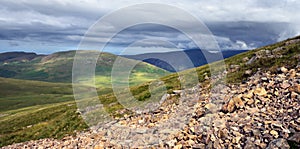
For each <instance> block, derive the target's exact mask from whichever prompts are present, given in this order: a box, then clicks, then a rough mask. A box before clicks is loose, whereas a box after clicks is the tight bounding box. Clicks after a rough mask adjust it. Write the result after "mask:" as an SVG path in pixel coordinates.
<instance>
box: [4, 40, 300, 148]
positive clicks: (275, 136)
mask: <svg viewBox="0 0 300 149" xmlns="http://www.w3.org/2000/svg"><path fill="white" fill-rule="evenodd" d="M299 62H300V36H298V37H295V38H292V39H288V40H285V41H282V42H279V43H276V44H273V45H269V46H265V47H261V48H258V49H255V50H251V51H248V52H245V53H241V54H238V55H235V56H233V57H230V58H228V59H225V64H226V65H227V71H226V72H224V74H223V75H226V80H218V81H224V82H226V86H221V87H219V88H218V89H219V90H220V91H221V93H222V94H218V95H217V96H213V97H211V96H210V95H211V94H210V88H211V86H213V85H214V84H210V83H209V82H210V80H213V79H216V78H210V68H209V66H208V65H204V66H201V67H198V68H196V71H197V73H198V76H199V82H200V84H199V85H197V86H194V88H192V90H194V91H195V92H196V93H194V92H188V91H189V88H188V89H187V91H186V92H185V91H183V90H181V87H180V82H179V81H178V80H180V78H179V77H178V74H175V73H174V74H170V75H168V76H165V77H163V78H161V79H160V80H161V81H163V82H164V84H165V85H166V88H167V90H168V94H169V95H170V96H169V97H170V98H168V100H167V101H168V102H169V101H170V104H166V105H164V104H163V105H162V107H160V108H159V109H158V110H156V111H153V113H151V112H150V113H146V114H145V117H148V118H147V119H146V118H144V117H141V115H131V116H125V115H126V114H130V113H126V112H125V113H124V112H123V113H121V112H120V111H124V107H123V106H122V105H121V104H120V103H119V102H118V101H117V100H116V97H115V95H114V93H112V92H110V91H107V92H106V93H105V94H101V95H100V96H99V99H100V101H101V102H102V103H103V105H104V108H105V109H106V110H107V111H108V112H110V113H111V114H112V116H114V117H115V118H116V124H123V125H126V126H128V125H130V126H136V127H139V128H140V127H146V128H148V127H153V126H155V125H156V124H157V123H158V122H159V121H161V120H165V119H168V118H169V116H170V115H171V114H172V113H173V112H176V111H177V110H174V109H173V108H175V109H176V108H178V107H177V105H178V104H177V103H176V101H177V99H178V97H179V96H184V94H183V93H187V97H190V98H197V99H199V100H200V101H199V103H196V104H195V103H193V104H188V105H190V106H192V107H194V106H197V107H196V109H195V111H187V112H192V114H191V115H192V119H191V121H190V122H189V123H188V124H187V125H186V127H185V128H184V129H183V130H180V131H179V132H178V133H176V135H173V137H171V138H170V140H168V141H166V142H162V144H159V143H160V142H158V143H156V142H154V144H152V145H156V147H161V146H163V147H170V148H174V147H177V148H180V147H187V148H188V147H195V148H202V147H211V148H212V147H214V146H215V148H217V147H219V148H230V147H236V148H242V147H245V148H246V147H248V148H258V147H259V148H266V147H267V146H269V148H275V147H276V146H277V145H278V144H279V145H280V146H281V147H283V146H287V145H288V146H289V147H294V148H297V146H298V147H299V142H298V144H297V134H299V125H300V123H299V114H298V115H297V112H298V111H299V109H297V108H298V107H299V105H298V104H299V102H298V101H297V100H298V98H299V94H300V92H299V90H300V85H299V71H300V70H299V68H300V63H299ZM219 63H220V62H215V63H213V64H212V65H218V64H219ZM190 71H191V70H186V71H183V72H180V74H182V75H187V76H188V75H189V73H190ZM149 85H150V83H149V82H147V83H145V84H142V85H138V86H132V87H131V92H132V94H133V95H134V96H135V97H137V99H138V100H141V101H142V100H144V101H145V100H148V99H149V97H151V96H149V94H150V93H149V90H148V89H149ZM297 85H298V86H297ZM190 87H193V86H190ZM224 94H225V95H228V96H224ZM198 95H201V96H200V97H199V96H198ZM190 98H188V99H190ZM211 100H217V101H219V100H221V101H220V102H221V103H222V107H220V108H221V109H214V108H213V107H216V105H214V104H216V103H212V102H210V101H211ZM186 101H192V100H186ZM184 109H189V106H186V107H184ZM30 111H33V112H30ZM125 111H126V110H125ZM213 111H215V112H213ZM40 113H42V114H40ZM0 114H1V117H0V122H1V123H0V124H1V127H0V133H1V134H0V136H1V140H0V142H1V143H0V144H1V146H4V145H7V144H11V143H13V142H22V141H26V140H32V139H40V138H49V137H50V138H58V139H42V140H39V141H30V142H26V143H21V144H15V145H12V146H8V147H7V148H18V147H24V146H25V145H27V146H31V147H33V146H34V145H35V146H43V147H45V146H49V145H50V147H57V148H59V147H72V146H76V145H79V146H80V147H88V146H89V145H90V144H93V145H95V146H94V147H96V145H98V147H100V148H101V146H100V145H102V147H103V146H104V147H112V146H113V145H116V144H114V143H113V142H108V140H107V139H103V138H102V137H104V136H102V135H101V133H100V132H97V133H91V132H90V131H86V132H85V133H77V135H76V136H67V137H65V138H64V139H62V140H61V139H60V138H63V137H64V135H65V134H75V133H76V132H74V131H75V130H79V131H80V130H84V129H85V128H87V126H86V125H85V124H84V122H83V121H82V119H81V117H80V116H79V114H78V113H76V106H75V105H74V103H72V102H63V103H57V104H51V105H42V106H31V107H27V108H21V109H15V110H8V111H3V112H0ZM124 114H125V115H124ZM173 114H178V115H184V114H185V113H173ZM215 114H216V115H215ZM123 116H124V118H120V117H123ZM212 116H215V117H212ZM181 118H184V117H181ZM211 119H213V120H216V121H214V123H213V122H211V121H210V120H211ZM172 122H174V121H172ZM175 122H176V121H175ZM206 124H207V125H206ZM176 125H177V123H176ZM136 127H133V128H134V130H136ZM287 128H288V129H287ZM141 132H142V131H141ZM141 132H139V133H141ZM143 132H144V131H143ZM146 132H147V131H146ZM168 132H169V130H165V133H168ZM139 133H134V134H139ZM114 134H117V133H116V132H114V133H113V134H112V135H114ZM142 134H143V133H142ZM144 135H145V136H149V135H150V136H151V135H152V134H148V133H145V134H144ZM122 136H126V135H125V134H122ZM91 138H93V139H91ZM131 139H132V138H131ZM78 140H80V141H81V142H83V143H79V142H78ZM99 140H103V141H104V142H102V141H100V142H97V141H99ZM298 140H299V137H298ZM135 142H136V143H145V142H137V141H135ZM222 142H223V143H222ZM97 143H99V144H97ZM102 143H104V144H102ZM125 143H126V144H125V145H133V144H132V141H127V142H125ZM146 143H149V144H151V143H153V142H150V141H149V142H146ZM106 145H107V146H106ZM160 145H161V146H160ZM115 147H118V145H116V146H115Z"/></svg>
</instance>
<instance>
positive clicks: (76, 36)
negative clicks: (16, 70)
mask: <svg viewBox="0 0 300 149" xmlns="http://www.w3.org/2000/svg"><path fill="white" fill-rule="evenodd" d="M147 2H151V3H162V4H168V5H172V6H175V7H178V8H180V9H183V10H184V11H186V12H188V13H190V14H191V15H193V16H194V17H196V18H197V19H199V20H201V21H202V22H203V23H204V24H205V25H206V26H207V27H208V29H209V30H210V32H211V33H212V34H213V35H214V38H215V39H216V41H217V43H218V45H219V47H220V49H221V50H250V49H254V48H257V47H261V46H264V45H268V44H271V43H275V42H277V41H281V40H284V39H287V38H290V37H294V36H297V35H300V13H299V10H300V1H299V0H278V1H275V0H243V1H241V0H223V1H220V0H197V1H194V0H184V1H176V2H174V1H173V0H151V1H150V0H130V1H129V0H88V1H84V0H51V1H50V0H39V1H32V0H18V1H11V0H1V1H0V45H1V46H0V53H2V52H10V51H26V52H35V53H39V54H49V53H54V52H58V51H66V50H76V49H78V45H79V44H80V41H81V40H82V38H83V37H84V36H85V34H86V33H87V31H88V30H89V29H90V28H91V27H93V25H95V23H96V22H97V21H98V20H99V19H101V18H102V17H104V16H107V15H109V14H110V13H112V12H114V11H117V10H119V9H121V8H124V7H128V6H131V5H134V4H141V3H147ZM160 11H168V10H159V8H153V9H151V10H148V9H147V10H146V9H143V8H141V9H140V10H138V13H142V14H145V16H144V17H145V18H143V19H145V20H147V18H151V17H153V16H155V17H159V19H167V20H170V21H176V24H177V25H181V26H183V27H185V28H187V29H189V31H190V32H193V31H194V32H195V33H196V32H197V30H196V29H197V27H198V26H196V24H195V22H193V21H191V20H189V19H184V18H183V17H182V16H181V17H179V16H173V17H170V16H164V15H163V13H161V12H160ZM158 13H160V14H162V15H157V14H158ZM154 14H156V15H154ZM132 19H135V18H134V17H133V16H130V15H125V14H124V15H123V16H122V17H120V20H117V21H118V22H119V23H126V21H130V20H132ZM106 27H107V30H105V32H100V33H95V34H93V38H89V40H91V42H94V43H95V42H99V43H100V42H104V41H102V40H101V39H102V37H103V35H104V34H108V33H109V32H110V31H111V28H116V27H117V26H113V25H110V24H107V26H106ZM128 47H130V48H128ZM124 48H127V49H130V50H128V52H127V54H139V53H147V52H165V51H172V50H178V49H193V48H197V46H196V45H195V43H194V42H193V41H192V39H190V38H189V37H187V36H186V35H185V34H183V33H182V32H180V31H179V30H177V29H174V28H172V27H169V26H166V25H161V24H151V23H150V24H149V23H144V24H139V25H135V26H131V27H128V28H126V29H124V30H122V31H121V32H118V34H116V35H115V36H114V37H113V38H112V39H111V40H110V41H109V42H108V43H107V47H106V48H105V50H106V51H107V52H111V53H116V54H120V52H121V51H122V50H124ZM88 50H90V49H88ZM97 50H98V49H97Z"/></svg>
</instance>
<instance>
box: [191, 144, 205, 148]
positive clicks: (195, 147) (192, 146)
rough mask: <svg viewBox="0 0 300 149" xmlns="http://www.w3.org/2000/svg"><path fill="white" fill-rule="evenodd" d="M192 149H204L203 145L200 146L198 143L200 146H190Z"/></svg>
mask: <svg viewBox="0 0 300 149" xmlns="http://www.w3.org/2000/svg"><path fill="white" fill-rule="evenodd" d="M192 148H194V149H205V144H202V143H200V144H194V145H193V146H192Z"/></svg>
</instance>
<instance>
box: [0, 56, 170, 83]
mask: <svg viewBox="0 0 300 149" xmlns="http://www.w3.org/2000/svg"><path fill="white" fill-rule="evenodd" d="M79 52H89V53H93V52H94V53H95V54H98V53H96V52H95V51H79ZM75 54H76V51H67V52H58V53H54V54H51V55H47V56H38V57H36V58H34V59H32V60H29V61H11V62H1V61H0V77H5V78H15V79H24V80H38V81H46V82H64V83H71V82H72V68H73V61H74V56H75ZM117 58H122V59H124V60H126V61H133V60H129V59H127V58H123V57H118V56H116V55H113V54H110V53H101V57H100V58H99V59H98V61H97V66H96V68H95V70H96V84H97V86H98V87H103V88H106V87H108V88H110V87H109V84H111V83H110V80H111V78H110V76H111V73H110V72H111V69H112V66H113V64H114V61H115V60H116V59H117ZM135 62H136V61H135ZM132 72H133V73H132V78H131V80H132V81H131V85H137V84H140V83H143V82H145V81H151V80H153V79H157V78H159V77H162V76H165V75H167V74H168V72H167V71H165V70H163V69H160V68H157V67H155V66H153V65H150V64H147V63H144V62H139V63H138V65H137V66H136V67H135V68H134V70H133V71H132ZM150 73H151V75H149V74H150Z"/></svg>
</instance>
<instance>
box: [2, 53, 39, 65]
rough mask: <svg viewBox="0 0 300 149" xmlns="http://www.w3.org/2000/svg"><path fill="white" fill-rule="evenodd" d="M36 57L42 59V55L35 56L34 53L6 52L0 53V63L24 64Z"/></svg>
mask: <svg viewBox="0 0 300 149" xmlns="http://www.w3.org/2000/svg"><path fill="white" fill-rule="evenodd" d="M37 57H43V55H37V54H36V53H26V52H6V53H0V62H2V63H3V62H4V63H8V62H18V61H19V62H25V61H31V60H32V59H35V58H37Z"/></svg>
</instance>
